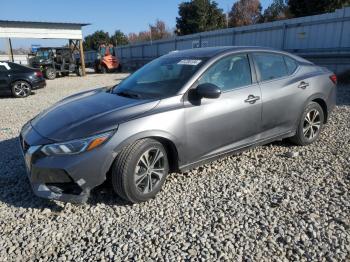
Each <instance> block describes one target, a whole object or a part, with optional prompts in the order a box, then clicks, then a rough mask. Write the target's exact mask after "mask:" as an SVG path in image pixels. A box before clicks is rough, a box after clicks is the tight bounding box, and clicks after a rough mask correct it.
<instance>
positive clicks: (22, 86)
mask: <svg viewBox="0 0 350 262" xmlns="http://www.w3.org/2000/svg"><path fill="white" fill-rule="evenodd" d="M11 89H12V95H13V96H14V97H27V96H29V95H30V94H31V92H32V88H31V86H30V84H29V83H28V82H26V81H16V82H14V83H13V84H12V86H11Z"/></svg>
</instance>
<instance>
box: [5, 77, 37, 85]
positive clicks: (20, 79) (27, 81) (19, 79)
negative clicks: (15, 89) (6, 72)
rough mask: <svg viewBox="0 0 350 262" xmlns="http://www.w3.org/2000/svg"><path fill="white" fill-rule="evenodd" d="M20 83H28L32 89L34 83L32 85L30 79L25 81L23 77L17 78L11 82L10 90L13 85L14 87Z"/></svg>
mask: <svg viewBox="0 0 350 262" xmlns="http://www.w3.org/2000/svg"><path fill="white" fill-rule="evenodd" d="M18 81H23V82H26V83H27V84H29V85H30V88H32V87H33V85H32V83H31V82H30V81H29V80H28V79H25V78H22V77H21V78H16V79H13V80H11V82H10V88H12V85H13V84H14V83H16V82H18Z"/></svg>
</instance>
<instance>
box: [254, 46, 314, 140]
mask: <svg viewBox="0 0 350 262" xmlns="http://www.w3.org/2000/svg"><path fill="white" fill-rule="evenodd" d="M253 57H254V64H255V66H256V70H257V75H258V81H259V84H260V88H261V93H262V102H263V107H262V123H261V128H262V138H268V137H273V136H276V135H282V134H284V133H287V132H289V131H293V130H294V129H295V125H296V122H297V120H298V118H299V112H300V108H301V107H303V103H304V102H305V98H304V94H305V93H304V92H305V91H304V90H305V89H306V88H307V87H308V85H309V83H306V82H303V81H302V80H301V78H300V77H298V76H297V71H298V62H297V61H296V60H294V59H293V58H292V57H289V56H287V55H283V54H279V53H269V52H258V53H254V54H253Z"/></svg>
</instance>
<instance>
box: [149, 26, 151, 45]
mask: <svg viewBox="0 0 350 262" xmlns="http://www.w3.org/2000/svg"><path fill="white" fill-rule="evenodd" d="M149 33H150V34H149V35H150V38H151V45H152V26H151V25H149Z"/></svg>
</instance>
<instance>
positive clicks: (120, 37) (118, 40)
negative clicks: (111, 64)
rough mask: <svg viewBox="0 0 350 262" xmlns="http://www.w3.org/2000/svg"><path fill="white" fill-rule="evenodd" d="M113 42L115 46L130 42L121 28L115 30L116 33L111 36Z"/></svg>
mask: <svg viewBox="0 0 350 262" xmlns="http://www.w3.org/2000/svg"><path fill="white" fill-rule="evenodd" d="M111 42H112V44H113V45H115V46H120V45H127V44H129V40H128V37H127V36H126V35H125V34H124V33H123V32H122V31H120V30H117V31H115V32H114V35H112V36H111Z"/></svg>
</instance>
